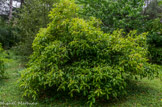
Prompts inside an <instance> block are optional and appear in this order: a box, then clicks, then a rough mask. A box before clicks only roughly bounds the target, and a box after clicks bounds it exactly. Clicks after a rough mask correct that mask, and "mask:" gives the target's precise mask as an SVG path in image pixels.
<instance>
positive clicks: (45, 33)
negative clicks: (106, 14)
mask: <svg viewBox="0 0 162 107" xmlns="http://www.w3.org/2000/svg"><path fill="white" fill-rule="evenodd" d="M77 10H78V8H77V5H76V4H75V3H74V2H73V1H71V0H61V1H60V3H59V4H56V5H54V8H53V10H52V11H51V13H50V15H49V17H50V18H51V20H52V22H51V23H49V25H48V27H47V28H44V29H41V30H40V32H39V33H38V34H37V37H36V38H35V40H34V42H33V50H34V52H33V54H32V56H31V59H30V62H29V64H28V68H27V69H25V70H24V71H23V72H22V74H21V78H20V80H19V84H20V87H21V88H23V89H24V96H31V97H32V98H33V99H37V98H38V97H39V96H40V95H41V94H44V93H45V92H46V90H47V89H50V88H51V89H52V88H53V90H55V91H57V92H58V93H59V92H62V91H64V92H66V93H68V94H69V95H70V96H71V97H73V96H75V95H76V94H82V95H83V96H85V97H86V98H87V100H88V103H89V104H90V106H92V104H94V103H95V102H96V99H98V98H99V99H100V98H104V99H107V100H109V98H110V97H115V98H117V97H118V96H121V95H125V94H126V86H127V81H126V79H127V78H128V77H129V78H133V77H135V76H137V75H139V76H140V77H141V78H143V77H154V75H155V74H156V73H157V69H156V65H151V64H149V63H147V61H148V59H147V57H146V56H147V45H146V33H143V34H141V35H137V34H136V31H132V32H130V33H129V34H128V35H126V36H123V35H124V34H123V32H122V30H118V31H114V32H113V34H106V33H103V31H101V30H100V28H99V25H100V23H101V22H100V21H99V20H97V19H95V18H94V17H91V18H90V19H89V20H84V19H80V18H79V17H78V15H77ZM60 94H61V93H60Z"/></svg>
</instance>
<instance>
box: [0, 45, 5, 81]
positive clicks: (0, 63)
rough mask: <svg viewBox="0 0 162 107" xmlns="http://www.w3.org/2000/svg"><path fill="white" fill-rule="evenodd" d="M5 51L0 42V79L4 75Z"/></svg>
mask: <svg viewBox="0 0 162 107" xmlns="http://www.w3.org/2000/svg"><path fill="white" fill-rule="evenodd" d="M4 56H5V53H4V51H3V49H2V46H1V44H0V79H1V78H2V77H3V76H4V62H5V58H4Z"/></svg>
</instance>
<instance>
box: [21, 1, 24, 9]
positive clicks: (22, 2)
mask: <svg viewBox="0 0 162 107" xmlns="http://www.w3.org/2000/svg"><path fill="white" fill-rule="evenodd" d="M23 4H24V0H21V8H22V6H23Z"/></svg>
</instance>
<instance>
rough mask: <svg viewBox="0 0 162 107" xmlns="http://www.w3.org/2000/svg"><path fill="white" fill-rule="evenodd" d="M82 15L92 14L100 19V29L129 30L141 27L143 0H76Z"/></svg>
mask: <svg viewBox="0 0 162 107" xmlns="http://www.w3.org/2000/svg"><path fill="white" fill-rule="evenodd" d="M77 1H78V2H77V3H79V4H80V5H81V6H82V8H83V10H82V12H81V14H82V15H83V17H89V16H94V17H96V18H98V19H100V20H101V21H102V23H103V24H102V30H103V31H104V32H112V31H114V30H116V29H124V31H126V32H127V33H128V32H129V31H130V30H133V29H137V30H140V29H141V28H143V23H144V22H145V20H144V16H143V15H142V10H143V5H144V2H143V0H77Z"/></svg>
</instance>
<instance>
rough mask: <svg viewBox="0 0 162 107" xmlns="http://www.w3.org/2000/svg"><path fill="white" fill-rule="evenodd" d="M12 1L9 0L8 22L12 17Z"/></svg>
mask: <svg viewBox="0 0 162 107" xmlns="http://www.w3.org/2000/svg"><path fill="white" fill-rule="evenodd" d="M12 3H13V0H10V12H9V22H10V21H11V19H12Z"/></svg>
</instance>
